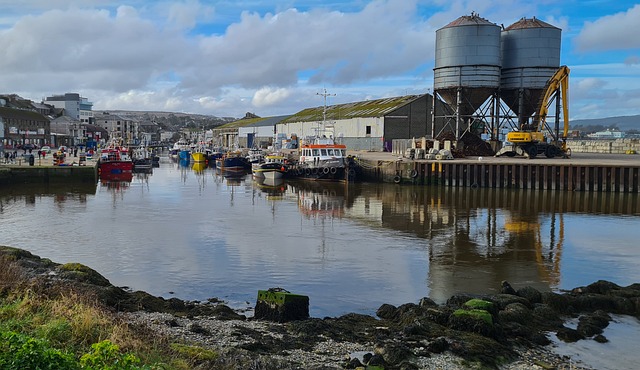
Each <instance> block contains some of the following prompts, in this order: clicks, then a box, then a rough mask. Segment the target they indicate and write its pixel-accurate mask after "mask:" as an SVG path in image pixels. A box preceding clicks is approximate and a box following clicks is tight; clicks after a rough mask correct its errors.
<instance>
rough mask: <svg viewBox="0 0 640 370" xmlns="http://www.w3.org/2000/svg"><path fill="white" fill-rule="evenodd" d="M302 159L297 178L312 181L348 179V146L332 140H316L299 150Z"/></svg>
mask: <svg viewBox="0 0 640 370" xmlns="http://www.w3.org/2000/svg"><path fill="white" fill-rule="evenodd" d="M299 153H300V159H299V160H298V166H297V168H296V176H297V177H300V178H304V179H311V180H331V181H342V180H345V179H346V178H347V177H346V176H345V175H346V174H345V171H346V157H347V146H346V145H344V144H336V143H335V142H334V141H333V139H331V138H325V137H322V138H316V139H314V140H313V141H310V142H303V143H302V144H301V145H300V149H299Z"/></svg>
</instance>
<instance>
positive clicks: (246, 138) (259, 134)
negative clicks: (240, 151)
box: [238, 115, 290, 149]
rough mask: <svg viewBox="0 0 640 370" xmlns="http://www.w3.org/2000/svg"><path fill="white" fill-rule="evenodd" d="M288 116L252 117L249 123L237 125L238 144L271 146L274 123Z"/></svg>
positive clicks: (243, 145) (250, 146)
mask: <svg viewBox="0 0 640 370" xmlns="http://www.w3.org/2000/svg"><path fill="white" fill-rule="evenodd" d="M289 117H290V115H286V116H273V117H265V118H254V119H252V120H251V121H252V122H251V123H245V124H244V125H242V126H241V127H238V144H239V145H240V146H241V147H245V148H262V149H265V148H268V147H270V146H273V144H274V138H275V137H276V135H275V134H276V124H278V123H280V122H282V121H283V120H285V119H287V118H289ZM240 122H242V121H240Z"/></svg>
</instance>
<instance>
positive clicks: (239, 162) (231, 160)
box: [216, 152, 248, 171]
mask: <svg viewBox="0 0 640 370" xmlns="http://www.w3.org/2000/svg"><path fill="white" fill-rule="evenodd" d="M247 164H248V162H247V159H246V158H245V157H243V156H242V154H241V153H240V152H228V153H226V154H225V155H223V156H222V157H220V158H217V159H216V167H217V168H218V169H219V170H222V171H244V170H245V169H246V168H247Z"/></svg>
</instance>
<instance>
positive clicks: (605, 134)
mask: <svg viewBox="0 0 640 370" xmlns="http://www.w3.org/2000/svg"><path fill="white" fill-rule="evenodd" d="M587 136H588V137H590V138H592V139H612V140H614V139H622V138H624V136H625V134H624V132H622V131H616V130H609V129H607V130H606V131H598V132H594V133H593V134H588V135H587Z"/></svg>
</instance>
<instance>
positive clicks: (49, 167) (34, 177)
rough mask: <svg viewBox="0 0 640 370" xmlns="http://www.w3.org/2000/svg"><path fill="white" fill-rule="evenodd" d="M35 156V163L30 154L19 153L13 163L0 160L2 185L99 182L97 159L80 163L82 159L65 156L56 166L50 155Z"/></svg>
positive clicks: (0, 183) (35, 153)
mask: <svg viewBox="0 0 640 370" xmlns="http://www.w3.org/2000/svg"><path fill="white" fill-rule="evenodd" d="M31 155H33V157H34V159H33V163H31V162H30V160H29V154H26V155H25V154H24V153H23V152H22V151H19V152H18V155H17V157H16V158H15V159H14V160H13V161H11V160H10V161H8V162H7V161H5V158H4V157H3V158H0V185H9V184H24V183H52V182H82V183H86V182H93V183H96V182H97V180H98V162H97V160H95V158H87V160H86V161H83V162H82V163H81V162H80V157H79V156H78V157H74V156H68V155H67V156H65V158H64V162H63V163H62V164H61V165H60V164H54V157H53V155H52V154H50V153H48V154H46V156H45V157H44V158H42V157H41V158H38V154H37V152H35V151H34V152H33V153H31Z"/></svg>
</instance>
